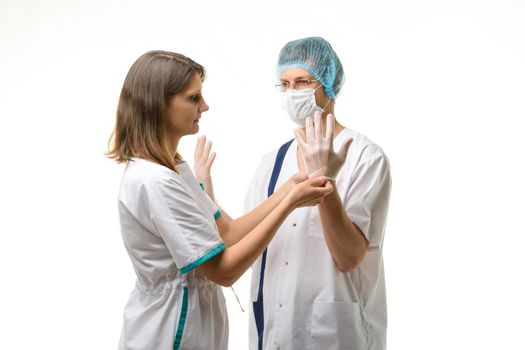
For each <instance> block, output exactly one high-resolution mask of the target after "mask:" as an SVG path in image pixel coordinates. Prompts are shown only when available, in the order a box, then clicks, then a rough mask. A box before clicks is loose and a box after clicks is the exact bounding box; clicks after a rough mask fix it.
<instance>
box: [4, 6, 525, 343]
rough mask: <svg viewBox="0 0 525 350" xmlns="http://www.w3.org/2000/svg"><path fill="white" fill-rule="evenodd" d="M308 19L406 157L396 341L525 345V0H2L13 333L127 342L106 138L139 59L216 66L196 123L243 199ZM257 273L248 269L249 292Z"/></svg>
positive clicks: (8, 303) (23, 337)
mask: <svg viewBox="0 0 525 350" xmlns="http://www.w3.org/2000/svg"><path fill="white" fill-rule="evenodd" d="M305 36H322V37H324V38H325V39H327V40H328V41H330V42H331V44H332V46H333V47H334V49H335V50H336V52H337V53H338V55H339V57H340V59H341V61H342V63H343V66H344V68H345V71H346V78H347V83H346V85H345V87H344V88H343V91H342V93H341V94H340V97H339V99H338V101H337V106H336V116H337V117H338V119H339V121H340V122H342V124H344V125H345V126H347V127H350V128H353V129H355V130H358V131H360V132H361V133H363V134H365V135H367V136H369V137H370V138H371V139H373V140H374V141H376V142H377V143H378V144H379V145H380V146H382V148H383V149H384V150H385V152H386V153H387V155H388V156H389V158H390V161H391V166H392V174H393V191H392V198H391V202H390V213H389V219H388V224H387V231H386V236H385V245H384V257H385V270H386V277H387V295H388V311H389V331H388V343H389V346H388V348H389V349H391V350H409V349H414V350H421V349H440V350H442V349H519V348H521V349H523V348H525V338H524V337H523V336H522V334H523V328H524V326H525V322H524V315H525V302H524V300H523V296H524V295H525V286H524V284H523V280H524V275H525V274H524V269H525V258H524V255H525V254H524V252H523V249H524V244H525V239H524V235H525V229H524V226H525V223H524V219H525V205H524V197H525V187H524V185H523V181H524V179H525V166H524V161H525V157H524V150H525V141H524V137H523V133H524V130H525V129H524V127H523V126H522V125H523V123H522V121H523V119H524V117H525V2H523V1H518V0H515V1H512V0H497V1H496V0H493V1H483V0H478V1H474V0H472V1H469V0H453V1H452V0H440V1H416V0H401V1H386V0H372V1H366V2H365V1H353V0H352V1H331V0H325V1H306V0H303V1H295V0H294V1H260V2H257V3H252V2H248V1H217V0H216V1H212V0H206V1H205V0H200V1H189V0H187V1H175V0H171V1H122V0H113V1H109V0H108V1H66V0H63V1H59V0H47V1H37V0H34V1H29V0H0V118H1V119H0V120H1V124H0V147H1V150H2V155H1V157H0V162H1V166H0V168H1V170H0V213H1V214H0V234H1V236H0V281H1V282H0V283H1V287H0V329H1V331H0V333H1V335H0V348H1V349H9V350H11V349H30V348H37V347H38V348H40V349H116V347H117V343H118V339H119V335H120V329H121V324H122V323H121V322H122V310H123V307H124V304H125V303H126V301H127V298H128V295H129V293H130V292H131V290H132V288H133V285H134V272H133V270H132V267H131V264H130V261H129V259H128V257H127V255H126V252H125V249H124V246H123V244H122V242H121V238H120V231H119V223H118V213H117V201H116V198H117V192H118V185H119V181H120V175H121V173H122V170H123V166H122V165H117V164H115V163H114V162H113V161H111V160H109V159H107V158H105V156H104V151H105V150H106V146H107V141H108V137H109V134H110V132H111V130H112V128H113V123H114V118H115V109H116V104H117V100H118V96H119V92H120V89H121V87H122V83H123V80H124V77H125V75H126V73H127V71H128V69H129V67H130V66H131V64H132V63H133V62H134V61H135V59H136V58H138V57H139V56H140V55H141V54H142V53H144V52H146V51H148V50H152V49H164V50H170V51H176V52H180V53H183V54H185V55H187V56H189V57H191V58H193V59H195V60H196V61H198V62H199V63H201V64H203V65H204V66H205V67H206V68H207V70H208V78H207V80H206V82H205V84H204V96H205V98H206V99H207V102H208V104H209V105H210V110H209V112H207V113H205V114H204V115H203V119H202V120H201V123H200V124H201V132H200V134H205V135H207V136H208V137H210V138H211V139H212V140H213V141H214V148H215V150H216V151H217V153H218V156H217V159H216V161H215V166H214V169H213V175H214V179H215V188H216V195H217V197H218V199H219V200H220V202H221V204H222V205H223V206H224V207H225V208H226V210H227V211H228V212H229V213H230V214H231V215H233V216H239V215H241V214H242V206H243V201H244V193H245V190H246V189H247V186H248V183H249V181H250V179H251V177H252V176H253V175H254V172H255V169H256V166H257V164H258V162H259V160H260V158H261V156H262V155H263V154H264V153H266V152H268V151H270V150H271V149H273V148H275V147H277V146H278V145H280V144H282V143H283V142H284V141H286V140H288V139H290V138H291V137H293V133H292V129H293V125H292V123H291V122H290V121H288V119H287V117H286V116H284V114H283V113H282V112H281V111H280V108H279V99H278V93H277V92H276V91H275V89H274V88H273V84H274V82H275V75H274V70H275V62H276V57H277V54H278V51H279V49H280V48H281V47H282V46H283V45H284V44H285V43H286V42H287V41H289V40H293V39H297V38H300V37H305ZM195 141H196V137H195V136H190V137H187V138H186V139H183V143H182V145H181V151H182V154H183V155H184V156H185V157H186V158H187V159H188V161H190V162H192V156H193V146H194V144H195ZM305 273H308V271H305ZM249 279H250V272H248V273H246V275H245V276H244V277H243V278H242V279H241V280H240V281H239V282H237V283H236V284H235V286H234V287H235V289H236V291H237V293H238V294H239V297H240V299H241V303H242V305H243V306H244V308H245V309H247V308H248V304H249V296H248V295H249V289H248V283H249ZM224 293H225V296H226V298H227V301H228V311H229V318H230V348H231V349H234V350H237V349H239V350H243V349H246V348H247V320H248V317H247V314H246V313H242V312H241V311H240V308H239V306H238V305H237V303H236V301H235V297H234V295H233V293H232V292H231V291H230V290H227V289H225V290H224Z"/></svg>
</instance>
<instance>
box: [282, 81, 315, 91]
mask: <svg viewBox="0 0 525 350" xmlns="http://www.w3.org/2000/svg"><path fill="white" fill-rule="evenodd" d="M316 81H319V79H304V78H299V79H295V80H294V81H293V82H289V81H281V82H279V83H277V84H275V87H276V88H277V89H278V90H279V91H281V92H284V91H286V90H288V89H289V88H290V87H289V86H288V87H284V86H283V85H284V84H293V86H294V87H297V85H303V87H302V88H299V89H296V90H302V89H307V88H308V87H309V85H310V84H312V83H313V82H316ZM321 85H322V84H321ZM321 85H320V86H321Z"/></svg>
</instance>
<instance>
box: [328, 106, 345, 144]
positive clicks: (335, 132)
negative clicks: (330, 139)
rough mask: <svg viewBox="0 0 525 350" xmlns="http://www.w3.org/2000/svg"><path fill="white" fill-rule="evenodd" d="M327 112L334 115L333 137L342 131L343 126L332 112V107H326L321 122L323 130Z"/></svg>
mask: <svg viewBox="0 0 525 350" xmlns="http://www.w3.org/2000/svg"><path fill="white" fill-rule="evenodd" d="M328 114H331V115H333V116H334V121H335V128H334V138H335V137H336V136H337V135H338V134H339V133H340V132H341V131H343V129H344V128H345V127H344V126H343V125H342V124H340V123H339V122H338V121H337V118H336V117H335V114H334V109H333V108H327V109H326V110H325V111H324V112H323V123H322V124H323V131H324V130H325V125H326V118H327V116H328Z"/></svg>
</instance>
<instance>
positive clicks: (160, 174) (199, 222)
mask: <svg viewBox="0 0 525 350" xmlns="http://www.w3.org/2000/svg"><path fill="white" fill-rule="evenodd" d="M177 170H179V172H180V175H179V174H177V173H176V172H174V171H172V170H171V169H169V168H167V167H164V166H162V165H159V164H156V163H153V162H150V161H147V160H144V159H139V158H134V159H133V160H132V161H130V162H128V164H127V166H126V170H125V171H124V174H123V177H122V181H121V187H120V192H119V212H120V224H121V231H122V238H123V240H124V245H125V247H126V250H127V252H128V254H129V257H130V258H131V262H132V264H133V267H134V269H135V273H136V275H137V283H136V287H135V289H134V290H133V292H132V293H131V295H130V297H129V300H128V303H127V304H126V307H125V309H124V325H123V327H122V334H121V338H120V344H119V350H152V349H155V350H157V349H158V350H164V349H165V350H168V349H170V350H172V349H176V350H177V349H193V350H195V349H221V350H222V349H227V343H228V320H227V314H226V305H225V300H224V296H223V294H222V289H221V288H220V286H218V285H217V284H215V283H213V282H211V281H209V280H208V279H206V278H205V277H203V276H201V275H199V274H197V272H196V271H195V270H194V269H195V268H196V267H197V266H199V265H200V264H202V263H204V262H205V261H207V260H209V259H210V258H212V257H213V256H215V255H216V254H218V253H220V252H221V251H222V250H224V244H223V242H222V240H221V238H220V236H219V234H218V230H217V226H216V225H215V217H216V216H218V215H220V211H218V208H217V207H216V206H215V205H214V204H213V203H212V201H211V200H210V199H209V197H208V196H207V195H206V194H205V192H204V191H202V190H201V189H200V187H199V184H198V182H197V180H196V179H195V177H194V175H193V173H192V171H191V169H190V168H189V167H188V165H187V164H186V163H182V164H180V165H178V166H177Z"/></svg>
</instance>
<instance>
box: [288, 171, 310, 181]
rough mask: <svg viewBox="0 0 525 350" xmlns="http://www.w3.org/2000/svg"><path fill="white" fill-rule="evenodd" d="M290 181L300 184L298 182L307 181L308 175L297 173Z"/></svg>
mask: <svg viewBox="0 0 525 350" xmlns="http://www.w3.org/2000/svg"><path fill="white" fill-rule="evenodd" d="M292 180H293V181H294V182H295V183H300V182H303V181H306V180H308V173H297V174H295V175H293V176H292Z"/></svg>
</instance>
